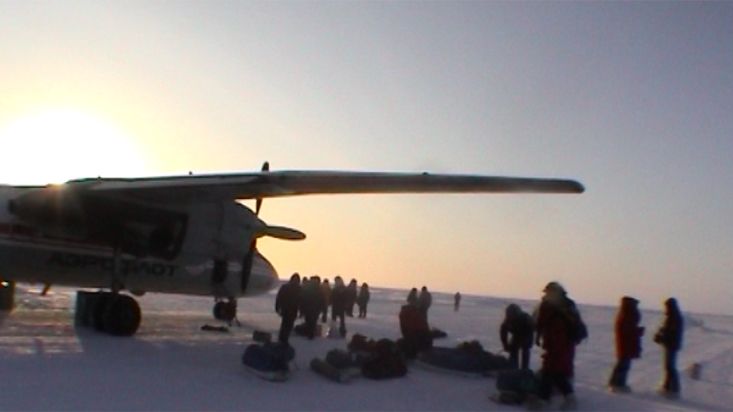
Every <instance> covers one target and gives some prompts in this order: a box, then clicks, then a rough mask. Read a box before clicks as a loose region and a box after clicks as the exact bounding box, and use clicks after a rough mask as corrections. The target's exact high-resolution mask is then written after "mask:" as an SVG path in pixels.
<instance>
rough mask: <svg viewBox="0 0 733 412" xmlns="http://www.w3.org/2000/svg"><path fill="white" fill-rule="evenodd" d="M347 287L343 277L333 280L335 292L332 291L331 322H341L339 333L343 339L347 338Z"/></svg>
mask: <svg viewBox="0 0 733 412" xmlns="http://www.w3.org/2000/svg"><path fill="white" fill-rule="evenodd" d="M346 294H347V291H346V286H345V285H344V281H343V279H341V276H336V278H335V279H334V280H333V290H331V320H332V321H335V320H336V319H338V320H339V323H340V325H339V333H340V334H341V336H342V337H345V336H346V320H345V319H344V317H345V315H346V299H347V296H346Z"/></svg>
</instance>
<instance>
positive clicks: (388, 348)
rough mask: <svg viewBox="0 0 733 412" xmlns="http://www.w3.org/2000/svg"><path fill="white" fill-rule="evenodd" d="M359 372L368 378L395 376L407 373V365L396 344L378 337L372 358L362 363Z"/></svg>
mask: <svg viewBox="0 0 733 412" xmlns="http://www.w3.org/2000/svg"><path fill="white" fill-rule="evenodd" d="M361 373H362V374H363V375H364V376H366V377H367V378H369V379H388V378H397V377H401V376H405V375H406V374H407V366H406V365H405V360H404V359H403V358H402V354H401V353H400V350H399V348H398V347H397V344H396V343H395V342H393V341H391V340H389V339H380V340H379V341H377V344H376V351H375V356H374V358H372V359H369V360H368V361H366V362H365V363H364V365H363V366H362V367H361Z"/></svg>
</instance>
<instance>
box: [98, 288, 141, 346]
mask: <svg viewBox="0 0 733 412" xmlns="http://www.w3.org/2000/svg"><path fill="white" fill-rule="evenodd" d="M141 319H142V315H141V312H140V306H139V305H138V304H137V301H135V299H133V298H131V297H130V296H126V295H110V296H109V297H108V299H107V304H106V308H105V310H104V315H103V316H102V321H103V324H104V330H105V331H106V332H107V333H109V334H111V335H116V336H132V335H134V334H135V332H137V328H138V327H139V326H140V320H141Z"/></svg>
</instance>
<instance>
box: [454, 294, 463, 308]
mask: <svg viewBox="0 0 733 412" xmlns="http://www.w3.org/2000/svg"><path fill="white" fill-rule="evenodd" d="M460 308H461V292H456V294H455V295H453V311H454V312H458V309H460Z"/></svg>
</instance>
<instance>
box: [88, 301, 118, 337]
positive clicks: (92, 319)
mask: <svg viewBox="0 0 733 412" xmlns="http://www.w3.org/2000/svg"><path fill="white" fill-rule="evenodd" d="M111 298H112V295H111V294H110V293H107V292H97V293H94V294H90V295H89V296H88V303H87V309H86V310H87V311H88V318H87V319H88V320H89V325H90V326H91V327H93V328H94V329H95V330H97V331H99V332H106V331H107V328H106V325H105V323H106V322H105V319H104V317H105V314H106V313H107V306H109V302H110V300H111Z"/></svg>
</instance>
